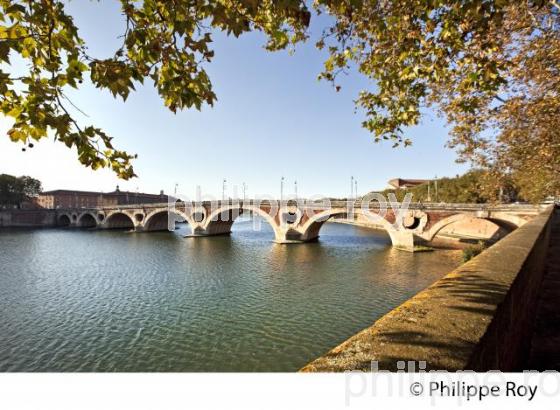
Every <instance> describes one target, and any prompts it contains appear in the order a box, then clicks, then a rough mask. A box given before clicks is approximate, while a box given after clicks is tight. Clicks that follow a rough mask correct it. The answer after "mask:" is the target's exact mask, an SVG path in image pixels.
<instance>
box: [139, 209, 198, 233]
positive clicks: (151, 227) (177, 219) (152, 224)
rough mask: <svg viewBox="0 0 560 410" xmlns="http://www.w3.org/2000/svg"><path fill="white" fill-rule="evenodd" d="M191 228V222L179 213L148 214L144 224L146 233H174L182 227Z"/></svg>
mask: <svg viewBox="0 0 560 410" xmlns="http://www.w3.org/2000/svg"><path fill="white" fill-rule="evenodd" d="M184 226H185V227H187V228H190V226H191V224H190V223H189V220H188V219H187V218H186V217H185V216H184V215H182V214H180V213H177V212H172V213H170V212H168V211H157V212H153V213H151V214H148V215H147V216H146V218H145V222H144V231H146V232H155V231H162V232H163V231H167V232H172V231H173V230H176V229H181V228H182V227H184Z"/></svg>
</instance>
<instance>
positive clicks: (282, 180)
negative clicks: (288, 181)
mask: <svg viewBox="0 0 560 410" xmlns="http://www.w3.org/2000/svg"><path fill="white" fill-rule="evenodd" d="M283 200H284V177H282V178H280V202H282V201H283Z"/></svg>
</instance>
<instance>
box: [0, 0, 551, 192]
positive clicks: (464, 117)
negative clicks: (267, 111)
mask: <svg viewBox="0 0 560 410" xmlns="http://www.w3.org/2000/svg"><path fill="white" fill-rule="evenodd" d="M120 4H121V12H122V15H123V22H124V24H123V36H122V40H123V41H122V45H121V46H120V47H119V48H118V49H117V50H115V52H114V54H113V55H111V56H109V57H96V56H92V55H89V53H88V49H87V45H86V44H85V43H84V41H83V40H82V38H81V37H80V35H79V32H78V28H77V27H76V26H75V24H74V22H73V19H72V17H71V16H69V15H68V14H67V13H66V11H65V7H64V4H63V2H62V1H60V0H42V1H33V0H26V1H24V0H19V1H16V0H0V12H1V13H2V14H1V15H0V62H4V64H3V65H2V66H0V68H1V69H2V71H0V108H1V110H2V112H3V113H4V114H5V115H8V116H10V117H13V119H14V121H15V122H14V125H13V127H12V129H11V130H10V132H9V133H10V138H11V139H12V140H13V141H21V142H24V143H29V141H30V140H33V139H40V138H43V137H45V136H46V135H47V132H48V131H49V130H51V131H52V132H53V133H54V136H55V138H56V139H58V140H60V141H62V142H64V143H65V144H66V145H68V146H69V147H76V148H77V150H78V154H79V159H80V161H81V162H82V163H84V164H85V165H87V166H90V167H92V168H94V169H96V168H99V167H104V166H109V167H112V168H113V169H114V170H115V171H116V172H117V174H118V175H119V176H120V177H122V178H125V179H126V178H130V177H132V176H133V175H134V172H133V170H132V167H131V160H132V159H133V156H131V155H130V154H128V153H126V152H124V151H120V150H118V149H116V148H115V147H114V146H113V144H112V140H111V137H109V136H108V135H106V134H105V133H104V132H103V131H102V130H101V129H99V128H96V127H95V126H85V127H83V126H81V125H80V124H78V122H77V121H76V120H75V119H74V118H73V117H72V116H71V115H70V113H69V111H68V110H67V107H66V105H67V104H71V103H70V102H69V101H68V99H67V98H66V95H65V93H64V90H65V89H66V88H67V87H73V88H79V87H80V84H81V82H82V81H83V79H84V77H85V76H86V75H87V76H89V78H90V79H91V81H92V82H93V84H94V85H95V86H96V87H99V88H101V89H108V90H109V91H110V92H112V93H113V95H114V96H118V97H120V98H122V99H126V98H127V96H128V95H129V93H130V92H131V91H133V90H134V88H135V84H138V83H143V82H144V81H145V80H147V79H148V80H151V81H152V82H153V83H154V86H155V87H156V89H157V91H158V93H159V94H160V96H161V98H162V100H163V102H164V104H165V105H166V106H167V107H168V108H169V109H170V110H171V111H173V112H175V111H176V110H180V109H184V108H191V107H195V108H197V109H200V108H201V106H202V105H203V104H205V103H206V104H210V105H212V104H213V103H214V101H215V100H216V95H215V94H214V92H213V91H212V85H211V81H210V79H209V77H208V75H207V73H206V71H205V69H204V64H206V63H208V62H210V61H211V60H212V57H213V55H214V54H213V51H212V49H211V47H210V46H211V41H212V34H213V33H214V32H215V31H223V32H226V33H228V34H231V35H233V36H239V35H241V34H243V33H246V32H249V31H260V32H263V33H264V34H265V35H266V38H267V42H266V44H265V47H266V49H268V50H271V51H273V50H279V49H283V48H286V47H287V46H289V45H294V44H296V43H298V42H300V41H303V40H305V39H306V38H307V29H308V27H309V22H310V18H311V15H312V14H311V11H310V8H311V7H312V8H313V9H314V12H315V13H316V14H328V15H329V16H330V17H331V21H332V24H331V25H330V26H329V27H327V29H326V30H325V31H324V33H323V34H322V36H321V37H320V40H319V41H318V42H317V47H318V48H320V49H323V48H324V49H326V50H327V51H328V53H329V58H328V59H327V60H326V61H325V65H324V70H323V72H322V73H321V74H320V75H319V77H320V78H322V79H325V80H327V81H332V82H333V83H335V86H336V87H337V89H338V88H339V85H337V78H338V75H339V74H340V73H344V72H347V71H349V70H352V69H354V68H356V69H357V70H358V71H359V72H360V73H361V74H363V75H365V76H366V77H368V78H370V79H371V80H373V82H374V84H375V85H374V86H373V87H372V88H371V89H367V90H364V91H362V92H361V93H360V94H359V96H358V98H357V100H356V104H357V106H358V107H359V108H361V109H363V111H364V113H365V116H366V118H365V120H364V121H363V126H364V127H365V128H366V129H367V130H369V131H370V132H371V133H372V135H373V137H374V139H375V140H376V141H382V140H389V141H392V142H393V144H394V145H395V146H397V145H405V146H406V145H409V144H410V143H411V141H410V140H409V139H407V138H405V136H404V131H405V130H406V129H407V127H411V126H414V125H417V124H418V123H419V122H420V120H421V118H422V110H423V109H424V108H426V107H431V108H432V109H435V110H436V111H437V112H439V113H440V114H441V115H442V116H444V117H445V118H446V119H447V122H448V123H449V124H450V125H451V132H450V133H451V136H450V140H449V145H450V146H451V147H454V148H456V149H457V150H458V152H459V159H460V160H461V161H468V162H471V163H473V164H474V165H475V166H476V167H481V168H484V169H486V170H488V171H489V172H490V173H492V175H493V177H492V178H490V179H488V181H489V182H490V186H488V189H489V190H490V191H492V192H496V191H497V189H496V187H498V186H499V185H503V184H504V183H505V181H506V180H507V179H513V180H514V181H515V183H516V184H518V186H519V187H520V190H521V192H522V194H523V195H524V196H525V197H527V198H529V199H532V200H538V199H542V197H543V196H546V195H547V194H555V195H558V194H560V178H558V175H559V173H560V141H559V140H560V136H559V130H560V127H559V125H560V124H559V121H560V120H559V118H560V96H559V92H560V75H559V73H560V6H559V4H558V0H399V1H388V0H314V2H313V3H312V6H311V4H308V2H305V1H304V0H282V1H273V0H263V1H261V0H173V1H169V0H143V1H135V0H120ZM15 54H17V55H19V57H21V58H23V59H24V60H26V61H27V62H28V63H29V71H28V72H27V73H25V74H24V75H23V76H17V77H15V76H14V75H13V73H11V72H10V70H9V69H8V70H5V69H4V67H5V66H6V65H7V66H8V67H10V65H9V62H10V57H11V56H12V55H15Z"/></svg>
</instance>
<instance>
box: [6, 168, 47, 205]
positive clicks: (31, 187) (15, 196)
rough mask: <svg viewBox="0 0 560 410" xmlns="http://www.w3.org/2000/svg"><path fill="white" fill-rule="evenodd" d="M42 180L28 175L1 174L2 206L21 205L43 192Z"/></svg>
mask: <svg viewBox="0 0 560 410" xmlns="http://www.w3.org/2000/svg"><path fill="white" fill-rule="evenodd" d="M41 191H42V187H41V181H38V180H36V179H34V178H31V177H28V176H22V177H15V176H13V175H7V174H2V175H0V206H18V207H19V206H21V204H22V203H23V202H25V201H29V200H30V199H31V198H33V197H35V196H37V195H39V193H41Z"/></svg>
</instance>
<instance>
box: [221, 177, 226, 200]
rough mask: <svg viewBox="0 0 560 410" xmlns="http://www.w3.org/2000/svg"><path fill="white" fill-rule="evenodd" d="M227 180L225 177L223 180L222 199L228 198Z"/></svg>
mask: <svg viewBox="0 0 560 410" xmlns="http://www.w3.org/2000/svg"><path fill="white" fill-rule="evenodd" d="M226 182H227V180H226V179H225V178H224V180H223V181H222V201H225V200H226Z"/></svg>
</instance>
